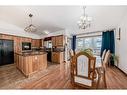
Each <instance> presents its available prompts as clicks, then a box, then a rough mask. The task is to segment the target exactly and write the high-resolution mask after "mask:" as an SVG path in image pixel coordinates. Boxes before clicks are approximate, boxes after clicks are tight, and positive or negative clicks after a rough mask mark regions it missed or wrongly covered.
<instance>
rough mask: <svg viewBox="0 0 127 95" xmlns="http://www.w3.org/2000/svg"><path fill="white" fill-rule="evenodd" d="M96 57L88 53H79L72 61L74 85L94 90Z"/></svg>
mask: <svg viewBox="0 0 127 95" xmlns="http://www.w3.org/2000/svg"><path fill="white" fill-rule="evenodd" d="M95 63H96V57H92V56H90V55H89V54H88V53H86V52H79V53H77V54H76V55H74V57H73V59H72V63H71V64H72V68H71V75H72V80H71V81H72V84H73V86H74V87H75V86H81V87H85V88H94V86H95V85H94V79H95V77H94V76H95Z"/></svg>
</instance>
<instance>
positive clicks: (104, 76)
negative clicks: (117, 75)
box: [103, 71, 107, 88]
mask: <svg viewBox="0 0 127 95" xmlns="http://www.w3.org/2000/svg"><path fill="white" fill-rule="evenodd" d="M103 80H104V87H105V88H107V84H106V75H105V71H104V74H103Z"/></svg>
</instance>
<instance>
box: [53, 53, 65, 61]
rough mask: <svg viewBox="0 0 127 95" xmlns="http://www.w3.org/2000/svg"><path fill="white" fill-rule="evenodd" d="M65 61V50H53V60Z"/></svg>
mask: <svg viewBox="0 0 127 95" xmlns="http://www.w3.org/2000/svg"><path fill="white" fill-rule="evenodd" d="M63 61H64V57H63V52H52V62H54V63H62V62H63Z"/></svg>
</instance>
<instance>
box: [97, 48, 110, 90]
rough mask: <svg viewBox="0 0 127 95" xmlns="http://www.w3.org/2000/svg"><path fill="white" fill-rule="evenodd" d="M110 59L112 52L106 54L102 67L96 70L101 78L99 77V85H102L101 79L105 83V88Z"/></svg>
mask: <svg viewBox="0 0 127 95" xmlns="http://www.w3.org/2000/svg"><path fill="white" fill-rule="evenodd" d="M110 57H111V53H110V50H108V51H107V52H106V54H105V57H104V61H102V66H101V67H99V68H96V70H97V73H98V75H99V77H98V84H99V83H100V79H101V78H102V79H103V82H104V87H105V88H107V84H106V75H105V72H106V70H107V66H108V62H109V60H110Z"/></svg>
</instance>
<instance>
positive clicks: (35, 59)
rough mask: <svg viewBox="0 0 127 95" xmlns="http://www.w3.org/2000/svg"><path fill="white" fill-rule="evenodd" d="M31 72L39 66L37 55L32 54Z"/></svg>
mask: <svg viewBox="0 0 127 95" xmlns="http://www.w3.org/2000/svg"><path fill="white" fill-rule="evenodd" d="M32 63H33V66H32V67H33V72H34V71H37V70H38V68H39V56H33V62H32Z"/></svg>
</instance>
